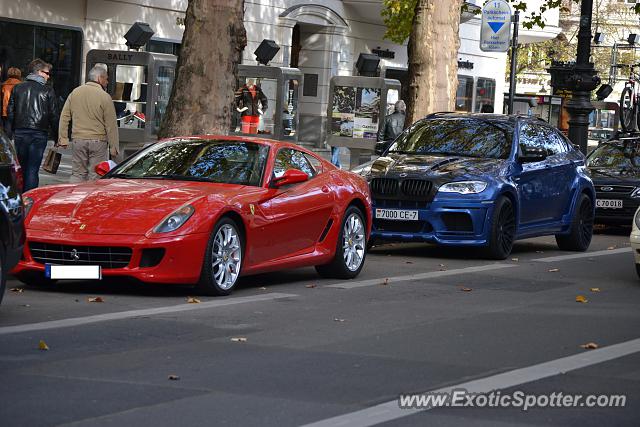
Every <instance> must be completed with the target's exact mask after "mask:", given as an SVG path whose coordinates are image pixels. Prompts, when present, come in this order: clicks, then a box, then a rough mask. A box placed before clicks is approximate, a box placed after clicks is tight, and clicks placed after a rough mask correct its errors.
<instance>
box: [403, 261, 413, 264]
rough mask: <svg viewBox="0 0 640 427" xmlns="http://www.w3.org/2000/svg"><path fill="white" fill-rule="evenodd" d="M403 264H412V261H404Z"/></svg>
mask: <svg viewBox="0 0 640 427" xmlns="http://www.w3.org/2000/svg"><path fill="white" fill-rule="evenodd" d="M404 263H405V264H413V261H405V262H404Z"/></svg>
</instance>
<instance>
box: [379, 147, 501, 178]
mask: <svg viewBox="0 0 640 427" xmlns="http://www.w3.org/2000/svg"><path fill="white" fill-rule="evenodd" d="M504 162H505V161H504V160H502V159H479V158H474V157H460V156H433V155H408V154H395V153H390V154H389V155H388V156H385V157H379V158H378V159H376V160H375V161H374V162H373V163H372V164H371V171H370V174H371V175H370V176H371V178H375V177H382V176H397V175H400V174H406V175H405V176H414V177H417V176H419V177H422V178H428V179H429V178H430V179H439V178H442V179H447V180H449V179H464V178H468V177H478V176H480V175H485V174H490V175H496V174H497V170H498V169H499V168H500V167H501V166H502V165H503V164H504Z"/></svg>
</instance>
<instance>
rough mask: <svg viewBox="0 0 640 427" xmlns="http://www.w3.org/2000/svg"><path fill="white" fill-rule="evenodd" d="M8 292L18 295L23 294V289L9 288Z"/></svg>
mask: <svg viewBox="0 0 640 427" xmlns="http://www.w3.org/2000/svg"><path fill="white" fill-rule="evenodd" d="M9 290H10V291H11V292H17V293H19V294H21V293H23V292H24V289H22V288H11V289H9Z"/></svg>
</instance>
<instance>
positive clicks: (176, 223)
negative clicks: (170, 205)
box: [153, 205, 196, 233]
mask: <svg viewBox="0 0 640 427" xmlns="http://www.w3.org/2000/svg"><path fill="white" fill-rule="evenodd" d="M195 211H196V210H195V209H194V208H193V206H191V205H186V206H183V207H181V208H180V209H178V210H176V211H175V212H173V213H172V214H171V215H169V216H167V217H166V218H165V219H163V220H162V222H161V223H160V224H158V225H157V226H156V228H154V229H153V232H154V233H168V232H170V231H175V230H177V229H178V228H180V227H182V225H183V224H184V223H185V222H187V220H188V219H189V218H191V215H193V213H194V212H195Z"/></svg>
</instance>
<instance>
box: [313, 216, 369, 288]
mask: <svg viewBox="0 0 640 427" xmlns="http://www.w3.org/2000/svg"><path fill="white" fill-rule="evenodd" d="M366 249H367V242H366V226H365V222H364V214H363V213H362V211H361V210H360V209H358V208H357V207H355V206H349V208H348V209H347V211H346V212H345V214H344V217H343V220H342V226H341V227H340V234H339V236H338V243H337V245H336V252H335V255H334V257H333V260H332V261H331V262H330V263H329V264H325V265H317V266H316V271H317V272H318V273H319V274H320V275H321V276H322V277H330V278H336V279H353V278H354V277H356V276H357V275H358V274H359V273H360V270H362V266H363V265H364V258H365V254H366Z"/></svg>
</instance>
